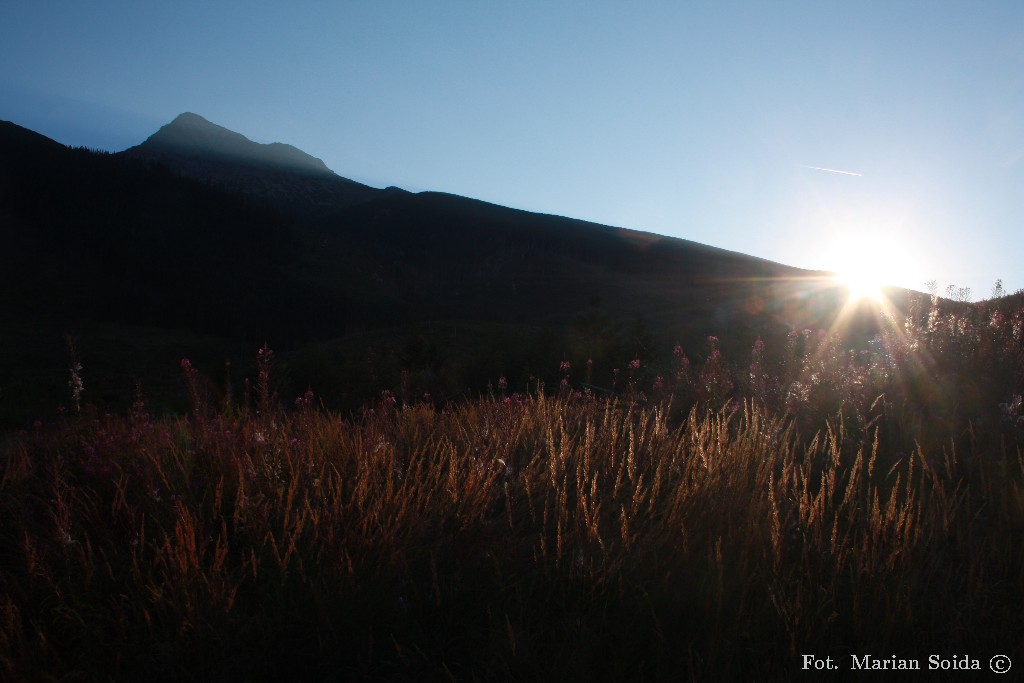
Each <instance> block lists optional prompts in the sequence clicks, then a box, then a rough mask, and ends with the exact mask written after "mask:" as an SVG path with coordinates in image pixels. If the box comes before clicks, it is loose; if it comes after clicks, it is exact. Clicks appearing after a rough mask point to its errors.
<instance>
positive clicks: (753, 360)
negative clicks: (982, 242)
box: [0, 295, 1024, 681]
mask: <svg viewBox="0 0 1024 683" xmlns="http://www.w3.org/2000/svg"><path fill="white" fill-rule="evenodd" d="M1022 312H1024V306H1022V305H1021V298H1020V296H1019V295H1017V296H1013V297H1002V298H999V299H993V300H992V301H988V302H983V303H980V304H976V305H972V306H966V307H965V306H954V305H953V304H951V303H950V302H945V301H943V300H940V299H937V298H936V299H934V300H933V302H932V303H931V306H930V307H926V308H923V309H921V310H919V311H911V313H910V314H909V315H908V317H907V318H906V319H905V320H903V319H901V320H899V321H898V322H897V321H890V324H889V325H888V327H887V328H886V331H885V332H883V333H882V334H880V335H879V336H878V337H877V338H876V339H875V340H874V341H873V342H872V343H871V344H869V345H868V347H867V348H865V349H861V350H849V349H846V348H844V347H843V345H842V343H841V341H840V339H839V337H838V336H834V335H828V334H825V333H818V332H812V331H810V330H807V331H802V330H799V331H794V332H793V333H792V334H791V335H790V337H789V339H788V340H786V341H785V342H784V343H782V344H780V345H776V346H775V347H774V348H773V347H771V346H770V345H767V344H763V343H758V344H755V346H754V348H753V349H752V351H751V355H750V357H749V358H742V359H740V358H731V359H730V358H725V357H723V356H722V355H721V353H720V351H719V342H718V340H716V339H714V338H710V339H709V340H708V342H707V348H704V349H700V350H698V351H699V352H698V353H696V354H694V359H693V360H691V358H690V357H688V356H687V355H686V353H685V352H684V351H683V350H682V349H677V350H676V351H675V353H673V355H672V360H671V361H670V362H669V363H670V364H669V365H666V368H667V371H664V372H662V374H657V375H655V376H653V377H652V376H651V374H650V373H647V372H646V370H647V368H645V367H641V363H640V361H639V360H635V362H634V359H629V358H625V359H623V362H622V364H621V368H620V370H619V372H617V373H614V375H613V374H612V373H611V372H610V369H601V368H592V367H589V366H588V364H587V363H586V359H578V360H577V359H566V360H563V361H562V362H561V365H560V366H559V373H560V375H561V376H562V382H561V384H560V385H559V386H557V387H550V386H549V387H547V388H544V387H540V386H534V387H532V388H531V390H530V391H528V392H523V393H511V392H510V391H509V389H508V387H507V383H506V382H503V381H502V379H501V378H495V383H494V386H493V388H492V390H491V391H490V392H489V393H486V394H484V395H482V396H479V397H475V398H460V399H458V400H456V401H454V402H450V403H447V404H443V405H442V404H436V403H433V402H428V401H424V400H416V399H412V398H409V397H404V396H402V392H401V391H400V388H399V387H392V390H393V391H394V392H395V393H392V392H391V391H385V392H383V393H382V394H381V395H380V396H379V397H377V398H375V399H373V400H372V401H368V402H367V403H366V405H365V406H364V407H363V408H362V409H361V410H359V411H357V412H354V413H352V414H350V415H339V414H334V413H331V412H329V411H326V410H324V409H322V408H321V407H320V404H319V400H318V398H317V397H316V396H315V395H314V394H313V393H312V392H310V393H307V394H306V395H304V396H299V397H297V398H294V400H289V398H288V397H279V396H276V395H275V393H274V381H273V379H274V374H273V373H274V360H273V357H272V353H270V352H269V351H268V350H267V349H264V350H261V352H260V355H259V357H258V361H257V366H256V367H257V372H256V374H255V375H254V376H253V377H252V381H251V382H247V384H246V387H247V389H246V390H245V392H244V393H243V394H242V395H236V396H232V395H230V394H215V393H213V392H210V391H209V390H208V389H207V386H208V383H207V382H205V381H204V377H203V376H202V375H201V374H200V371H199V370H198V369H196V368H194V367H192V364H191V363H189V362H186V361H182V374H183V377H184V380H185V381H184V383H183V384H184V387H185V389H184V390H183V393H187V394H188V395H189V396H190V398H191V405H192V408H191V410H189V411H188V413H187V414H184V415H178V416H164V417H159V418H154V417H152V416H151V415H150V414H149V411H148V409H147V407H146V405H145V399H144V397H143V396H141V395H140V396H139V397H138V400H137V402H136V404H135V406H134V407H133V408H132V410H131V411H129V412H128V413H127V414H124V415H104V414H100V413H99V412H98V411H96V410H95V409H91V408H90V407H89V406H88V405H85V404H81V405H76V402H75V397H74V396H72V397H71V400H69V402H68V407H67V409H66V415H65V417H63V418H61V419H59V420H55V421H53V422H50V423H45V424H42V423H40V424H37V425H35V426H33V427H31V428H29V429H26V430H24V431H22V432H20V433H19V434H17V435H15V436H12V437H10V438H8V439H7V440H6V441H5V442H4V443H3V445H2V456H0V468H2V469H0V507H2V512H0V514H2V516H3V518H4V520H5V521H4V524H3V525H2V527H0V570H2V571H0V581H2V582H0V671H2V672H3V675H4V677H5V678H9V679H11V680H108V679H109V680H316V681H324V680H524V681H527V680H792V679H798V678H799V677H800V676H802V675H806V676H811V675H812V674H811V673H809V672H806V671H803V670H802V666H803V662H804V660H803V655H805V654H813V655H815V656H817V657H821V658H824V657H831V658H833V660H834V661H836V662H837V663H839V664H840V666H841V667H842V668H843V669H844V670H846V669H849V666H850V661H851V656H853V655H856V656H863V655H872V656H874V657H878V658H886V659H889V658H891V657H895V658H899V659H903V658H907V659H919V660H920V661H921V663H922V666H923V667H924V668H927V666H928V657H929V656H930V655H933V654H934V655H938V656H940V657H943V658H947V659H948V660H952V658H954V657H956V656H960V657H963V656H965V655H966V656H967V657H968V659H970V658H976V659H978V660H979V661H980V662H981V666H982V667H983V668H984V669H985V670H987V667H988V662H989V658H990V657H991V656H992V655H995V654H1006V655H1009V656H1010V657H1011V658H1013V659H1014V660H1015V661H1018V662H1020V665H1024V660H1022V659H1021V658H1022V656H1024V637H1022V635H1021V634H1022V633H1024V628H1022V627H1024V623H1022V619H1024V454H1022V444H1024V408H1022V405H1021V394H1022V393H1024V330H1022V326H1024V317H1022ZM697 357H699V358H700V359H701V360H700V361H699V362H698V361H697V360H696V358H697ZM553 363H554V364H555V365H558V364H559V361H558V359H557V358H556V359H553ZM214 370H216V369H214ZM601 372H604V373H605V374H606V375H608V378H607V381H604V380H601V381H600V382H598V380H597V379H595V377H594V375H597V374H599V373H601ZM79 379H80V380H82V381H86V382H87V381H88V379H87V378H81V377H79ZM71 384H72V389H73V388H74V376H72V379H71ZM594 385H608V389H609V391H611V392H614V394H608V393H605V392H600V391H595V390H593V386H594ZM85 395H86V396H87V395H88V394H85ZM78 399H79V401H78V402H79V403H81V401H82V397H81V396H79V397H78Z"/></svg>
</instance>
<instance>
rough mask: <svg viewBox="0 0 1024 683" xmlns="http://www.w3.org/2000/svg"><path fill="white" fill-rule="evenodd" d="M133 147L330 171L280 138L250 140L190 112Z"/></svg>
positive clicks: (150, 152) (155, 152)
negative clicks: (259, 141)
mask: <svg viewBox="0 0 1024 683" xmlns="http://www.w3.org/2000/svg"><path fill="white" fill-rule="evenodd" d="M135 151H137V152H139V153H142V154H146V155H158V156H162V155H165V154H173V155H175V156H187V157H212V158H215V159H219V160H223V161H229V162H233V163H240V164H244V165H247V166H250V165H251V166H262V167H268V168H280V169H286V170H289V171H296V172H299V173H306V174H311V175H329V176H333V175H334V172H333V171H331V169H329V168H327V165H326V164H324V162H323V161H322V160H320V159H317V158H316V157H314V156H311V155H309V154H306V153H305V152H303V151H302V150H300V149H298V148H297V147H293V146H292V145H286V144H283V143H280V142H273V143H270V144H261V143H258V142H253V141H252V140H250V139H249V138H247V137H245V136H244V135H242V134H241V133H236V132H235V131H233V130H229V129H227V128H224V127H223V126H218V125H217V124H215V123H211V122H210V121H207V120H206V119H204V118H203V117H202V116H200V115H199V114H194V113H192V112H185V113H183V114H179V115H178V116H176V117H175V118H174V120H173V121H171V122H170V123H168V124H167V125H165V126H163V127H162V128H160V130H158V131H157V132H156V133H154V134H153V135H151V136H150V137H149V138H148V139H147V140H146V141H145V142H143V143H142V144H141V145H139V146H138V147H136V148H135Z"/></svg>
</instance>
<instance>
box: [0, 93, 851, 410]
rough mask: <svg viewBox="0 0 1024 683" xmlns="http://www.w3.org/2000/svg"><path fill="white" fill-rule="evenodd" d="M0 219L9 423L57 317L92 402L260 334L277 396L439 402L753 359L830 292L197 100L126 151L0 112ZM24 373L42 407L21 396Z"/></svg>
mask: <svg viewBox="0 0 1024 683" xmlns="http://www.w3.org/2000/svg"><path fill="white" fill-rule="evenodd" d="M0 220H2V224H3V227H2V228H0V230H2V232H3V235H2V237H3V239H4V242H5V244H8V245H10V247H11V248H10V249H8V250H7V251H6V252H5V255H4V256H3V257H0V260H2V263H0V266H2V268H3V275H2V276H0V278H2V280H3V282H2V284H3V294H2V295H0V296H2V297H3V300H2V302H0V303H2V304H3V305H4V306H5V310H7V311H8V312H9V315H10V316H11V320H12V324H11V325H10V326H8V328H7V330H5V331H4V333H3V334H4V337H3V338H2V339H0V342H2V343H3V345H4V348H6V349H8V350H9V353H5V354H3V357H4V360H3V365H2V366H0V387H2V388H4V390H3V391H2V392H0V420H3V421H6V422H17V421H18V420H23V419H26V418H27V417H29V416H30V414H31V411H45V410H52V407H53V402H55V401H56V400H57V398H56V397H57V396H59V395H60V393H61V391H62V389H63V384H65V383H66V380H63V379H62V375H61V372H62V368H65V367H66V362H65V358H64V357H65V356H66V352H65V350H64V348H63V347H64V341H63V339H64V334H65V333H70V334H71V335H72V336H73V337H75V338H77V339H78V340H79V346H80V347H81V348H80V351H81V352H82V353H83V354H85V353H88V354H89V357H88V358H87V359H85V360H86V362H90V363H91V365H92V367H93V368H94V375H93V376H94V377H95V378H96V381H97V382H102V381H106V382H107V383H108V384H107V385H106V386H103V388H102V389H101V390H100V391H97V392H95V393H94V395H93V397H92V398H94V399H96V400H99V401H101V402H102V401H104V400H105V401H108V402H109V403H110V404H112V405H113V404H118V403H123V402H125V401H126V400H129V399H130V396H126V394H130V391H131V387H132V384H133V381H132V378H133V377H136V378H139V377H148V378H149V380H148V381H149V382H150V383H151V387H150V389H151V391H152V392H153V393H155V394H156V395H158V396H159V398H160V400H167V401H171V403H173V399H171V398H167V396H170V394H172V393H173V391H172V390H173V389H180V387H179V386H178V383H177V379H176V378H175V377H174V376H173V373H174V372H176V369H175V359H176V357H179V356H182V355H191V356H192V357H193V358H194V359H197V361H198V363H202V362H206V363H207V367H209V368H210V369H211V370H210V371H211V372H215V371H216V370H215V369H216V368H219V367H221V366H222V364H223V362H224V361H225V360H226V359H231V360H233V361H234V363H235V367H242V368H245V367H248V365H247V364H248V363H251V356H252V351H253V350H254V349H256V348H258V347H259V346H260V345H261V344H262V343H263V342H265V341H266V342H268V343H270V344H271V345H272V346H274V347H275V348H277V349H278V350H279V357H280V358H282V359H284V360H283V366H284V370H285V372H283V379H282V382H283V383H284V385H283V386H282V391H284V390H303V389H305V388H306V387H307V386H311V387H313V388H314V389H315V390H317V391H318V392H319V393H321V394H322V395H324V396H325V397H328V398H329V399H330V400H333V401H335V402H336V403H337V405H356V404H358V403H359V402H361V401H363V400H365V398H366V397H367V396H369V395H374V394H375V393H378V392H379V391H380V390H381V389H382V388H394V387H395V386H397V384H398V383H399V381H400V377H401V376H403V375H402V373H403V372H404V373H405V374H404V377H405V379H404V380H402V381H405V382H409V383H411V384H412V385H415V388H417V389H418V390H422V391H429V392H430V393H431V394H432V395H434V396H435V397H438V398H444V397H450V396H454V395H458V394H460V393H465V392H471V391H476V390H480V389H481V388H482V387H484V386H486V384H487V382H489V381H495V380H496V379H497V378H498V377H499V376H508V377H509V380H510V383H511V385H512V386H515V387H516V388H523V389H525V387H526V385H527V384H528V382H529V378H530V377H535V378H536V377H540V378H544V377H549V376H551V374H552V373H553V372H554V370H555V369H557V365H558V362H559V360H560V359H562V358H569V357H571V358H573V359H576V360H577V361H579V362H583V361H584V360H587V359H591V360H593V362H594V367H596V368H598V369H599V372H600V373H601V374H600V376H599V377H595V378H594V381H595V383H597V384H601V383H605V384H608V383H610V382H611V371H612V369H613V368H614V367H622V366H623V365H624V364H625V363H628V362H629V361H630V360H631V359H633V358H642V359H643V362H644V368H645V371H647V370H648V369H649V371H650V372H655V371H657V369H658V363H660V362H663V361H664V358H665V356H666V355H667V354H668V352H669V350H670V349H671V348H672V347H673V346H674V345H675V344H676V343H680V344H683V345H684V347H685V348H686V350H687V352H688V353H691V354H692V355H698V356H699V354H700V353H702V352H703V351H704V350H706V342H705V338H706V336H707V335H718V336H720V337H721V339H722V340H723V345H724V348H725V350H726V352H727V353H731V354H734V355H735V354H746V353H749V349H750V344H752V342H753V340H754V339H755V338H758V337H761V338H765V339H773V338H779V339H781V338H782V336H784V335H785V334H786V333H788V331H790V330H792V329H794V328H802V327H807V326H809V327H820V328H824V327H828V326H829V325H830V324H831V323H832V321H833V320H834V319H835V318H836V316H838V315H839V311H840V309H842V307H843V306H844V304H845V296H844V293H843V292H841V291H840V290H839V289H838V288H836V287H834V286H831V285H826V284H825V283H830V282H831V281H830V280H829V279H828V274H826V273H818V272H810V271H804V270H800V269H796V268H791V267H787V266H783V265H780V264H777V263H773V262H770V261H766V260H763V259H758V258H755V257H751V256H746V255H743V254H739V253H735V252H729V251H725V250H722V249H717V248H713V247H709V246H705V245H700V244H697V243H694V242H690V241H687V240H682V239H676V238H668V237H661V236H658V235H654V234H651V233H644V232H637V231H634V230H627V229H622V228H614V227H609V226H603V225H597V224H593V223H587V222H584V221H577V220H572V219H569V218H563V217H557V216H549V215H542V214H533V213H529V212H525V211H518V210H515V209H510V208H505V207H501V206H496V205H493V204H488V203H485V202H480V201H476V200H472V199H467V198H463V197H457V196H454V195H448V194H442V193H433V192H423V193H416V194H413V193H409V192H405V191H402V190H399V189H397V188H386V189H376V188H371V187H368V186H366V185H362V184H359V183H356V182H353V181H351V180H348V179H345V178H342V177H340V176H338V175H337V174H335V173H334V172H333V171H331V170H330V169H328V168H327V167H326V165H324V163H323V162H322V161H320V160H319V159H317V158H315V157H313V156H311V155H309V154H307V153H305V152H303V151H301V150H298V149H296V148H295V147H292V146H290V145H285V144H280V143H273V144H269V145H268V144H259V143H256V142H253V141H251V140H248V139H247V138H246V137H244V136H243V135H241V134H239V133H235V132H233V131H230V130H228V129H226V128H223V127H220V126H217V125H215V124H213V123H210V122H209V121H206V120H205V119H203V118H202V117H200V116H198V115H196V114H188V113H186V114H182V115H180V116H178V117H177V118H176V119H174V120H173V121H172V122H171V123H169V124H167V125H166V126H164V127H162V128H161V129H160V130H159V131H157V132H156V133H155V134H153V135H152V136H150V137H149V138H148V139H147V140H145V141H144V142H143V143H141V144H140V145H138V146H136V147H132V148H130V149H128V150H126V151H124V152H121V153H119V154H103V153H96V152H92V151H88V150H82V149H68V148H66V147H64V146H62V145H60V144H58V143H56V142H54V141H52V140H49V139H47V138H45V137H43V136H41V135H38V134H36V133H33V132H32V131H28V130H26V129H23V128H20V127H19V126H17V125H15V124H13V123H9V122H3V123H0ZM862 322H864V321H862ZM869 327H870V326H868V327H864V325H861V326H860V332H859V333H860V334H861V335H862V336H863V335H866V334H869V333H870V329H869ZM125 349H130V351H127V352H126V351H125ZM200 367H201V365H200ZM100 375H103V376H104V377H106V378H107V379H106V380H100V379H99V377H100ZM237 379H238V378H237V377H236V380H237ZM33 382H35V383H36V385H37V386H41V387H44V389H43V390H40V391H37V392H36V393H38V397H37V399H36V400H35V401H24V400H21V399H16V398H14V397H16V396H18V395H19V389H20V390H27V389H28V388H29V387H30V386H32V383H33ZM48 401H49V402H51V404H50V405H49V406H48V407H47V405H46V402H48Z"/></svg>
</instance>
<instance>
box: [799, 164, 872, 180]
mask: <svg viewBox="0 0 1024 683" xmlns="http://www.w3.org/2000/svg"><path fill="white" fill-rule="evenodd" d="M804 168H809V169H811V170H812V171H826V172H828V173H842V174H843V175H855V176H857V177H858V178H859V177H862V176H863V175H864V174H863V173H854V172H853V171H840V170H839V169H837V168H822V167H821V166H805V167H804Z"/></svg>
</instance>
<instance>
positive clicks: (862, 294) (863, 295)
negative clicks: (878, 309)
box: [831, 231, 908, 302]
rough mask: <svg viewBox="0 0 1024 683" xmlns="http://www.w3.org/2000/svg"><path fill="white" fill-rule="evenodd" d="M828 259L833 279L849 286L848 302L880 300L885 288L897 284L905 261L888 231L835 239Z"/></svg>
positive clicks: (905, 264)
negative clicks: (886, 232) (882, 233)
mask: <svg viewBox="0 0 1024 683" xmlns="http://www.w3.org/2000/svg"><path fill="white" fill-rule="evenodd" d="M831 262H832V264H833V266H832V268H833V270H834V272H835V273H836V280H837V281H838V282H839V284H840V285H841V286H843V287H846V288H847V289H848V290H849V292H850V301H851V302H855V301H860V300H863V299H866V300H870V301H876V302H882V301H883V299H884V288H885V287H886V286H888V285H892V284H896V283H897V282H898V281H899V280H900V276H901V271H902V270H903V269H905V268H906V267H907V265H908V264H907V263H906V258H905V256H904V251H903V250H902V249H899V248H898V246H897V244H895V242H894V239H893V237H892V236H891V235H885V236H883V235H879V234H873V233H870V232H867V231H864V232H858V233H856V236H855V237H854V236H847V237H846V238H845V239H842V240H841V241H839V242H837V243H836V245H835V247H834V251H833V254H832V259H831Z"/></svg>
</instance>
